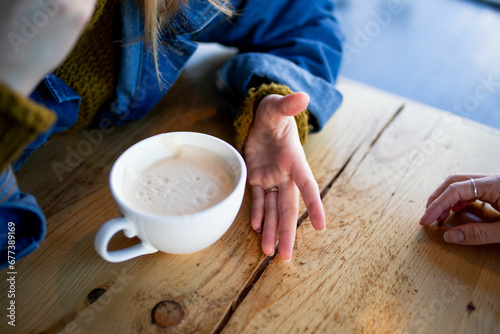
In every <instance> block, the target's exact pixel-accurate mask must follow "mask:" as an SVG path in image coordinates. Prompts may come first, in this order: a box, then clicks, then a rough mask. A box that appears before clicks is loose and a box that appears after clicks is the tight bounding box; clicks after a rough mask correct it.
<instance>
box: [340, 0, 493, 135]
mask: <svg viewBox="0 0 500 334" xmlns="http://www.w3.org/2000/svg"><path fill="white" fill-rule="evenodd" d="M337 17H338V19H339V22H340V25H341V28H342V29H343V31H344V34H345V38H346V39H345V42H344V58H343V63H342V67H341V72H340V74H341V75H342V76H345V77H348V78H351V79H354V80H358V81H361V82H364V83H367V84H369V85H372V86H375V87H378V88H381V89H383V90H387V91H390V92H393V93H396V94H399V95H402V96H405V97H408V98H410V99H413V100H416V101H419V102H423V103H425V104H429V105H431V106H435V107H437V108H440V109H444V110H447V111H450V112H452V113H455V114H458V115H461V116H463V117H466V118H469V119H472V120H475V121H477V122H480V123H483V124H487V125H489V126H492V127H495V128H497V129H500V0H497V1H495V0H491V1H479V0H478V1H476V0H339V1H338V6H337Z"/></svg>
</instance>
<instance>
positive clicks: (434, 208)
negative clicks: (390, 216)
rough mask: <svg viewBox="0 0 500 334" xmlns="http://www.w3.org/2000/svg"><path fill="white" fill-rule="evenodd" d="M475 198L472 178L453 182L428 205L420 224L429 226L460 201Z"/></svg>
mask: <svg viewBox="0 0 500 334" xmlns="http://www.w3.org/2000/svg"><path fill="white" fill-rule="evenodd" d="M474 198H475V196H474V191H473V188H472V187H471V182H470V180H468V181H462V182H455V183H452V184H450V185H449V186H448V187H447V188H446V189H445V190H444V191H443V193H442V194H441V195H440V196H439V197H438V198H436V200H434V201H433V202H432V203H431V204H430V205H429V206H428V207H427V209H426V210H425V212H424V215H423V216H422V218H421V219H420V224H422V225H424V226H427V225H429V224H430V223H432V222H433V221H435V220H436V219H437V218H438V217H440V216H441V215H442V214H443V213H444V212H446V211H447V210H449V209H450V208H451V207H453V206H454V205H455V204H457V203H458V202H461V201H465V202H467V201H469V200H472V199H474Z"/></svg>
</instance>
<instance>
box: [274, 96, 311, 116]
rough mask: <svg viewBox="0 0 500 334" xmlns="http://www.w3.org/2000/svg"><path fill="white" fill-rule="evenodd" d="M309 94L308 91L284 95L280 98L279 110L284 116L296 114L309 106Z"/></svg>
mask: <svg viewBox="0 0 500 334" xmlns="http://www.w3.org/2000/svg"><path fill="white" fill-rule="evenodd" d="M308 104H309V95H307V94H306V93H293V94H290V95H286V96H283V97H282V98H281V99H280V100H279V105H278V110H279V111H280V113H281V114H282V115H283V116H295V115H297V114H300V113H301V112H302V111H304V110H305V109H306V108H307V105H308Z"/></svg>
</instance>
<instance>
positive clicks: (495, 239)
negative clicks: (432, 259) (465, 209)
mask: <svg viewBox="0 0 500 334" xmlns="http://www.w3.org/2000/svg"><path fill="white" fill-rule="evenodd" d="M443 239H444V241H446V242H448V243H453V244H460V245H486V244H493V243H500V221H498V222H495V223H469V224H464V225H460V226H456V227H453V228H451V229H449V230H448V231H446V232H445V233H444V235H443Z"/></svg>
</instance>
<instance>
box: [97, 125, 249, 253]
mask: <svg viewBox="0 0 500 334" xmlns="http://www.w3.org/2000/svg"><path fill="white" fill-rule="evenodd" d="M246 175H247V173H246V167H245V163H244V161H243V158H242V157H241V155H240V154H239V153H238V151H236V150H235V149H234V148H233V147H232V146H231V145H229V144H227V143H226V142H224V141H222V140H220V139H218V138H216V137H212V136H209V135H206V134H201V133H195V132H171V133H166V134H160V135H157V136H153V137H150V138H147V139H145V140H143V141H141V142H139V143H137V144H135V145H133V146H132V147H130V148H129V149H127V150H126V151H125V152H124V153H123V154H122V155H121V156H120V157H119V158H118V159H117V160H116V162H115V164H114V165H113V168H112V170H111V173H110V189H111V193H112V195H113V198H114V199H115V202H116V204H117V206H118V209H119V211H120V212H121V213H122V215H123V217H120V218H115V219H112V220H110V221H108V222H107V223H105V224H104V225H103V226H102V227H101V228H100V230H99V231H98V233H97V235H96V238H95V242H94V244H95V248H96V251H97V252H98V253H99V254H100V255H101V256H102V257H103V258H104V259H105V260H107V261H109V262H121V261H126V260H128V259H131V258H134V257H136V256H140V255H144V254H150V253H154V252H157V251H158V250H161V251H163V252H167V253H172V254H186V253H192V252H196V251H199V250H202V249H204V248H206V247H208V246H210V245H211V244H213V243H214V242H215V241H217V240H218V239H219V238H220V237H221V236H222V235H223V234H224V233H225V232H226V231H227V229H228V228H229V227H230V226H231V224H232V222H233V221H234V219H235V217H236V215H237V213H238V211H239V208H240V206H241V202H242V200H243V195H244V191H245V184H246ZM120 231H123V232H124V234H125V235H126V236H127V237H129V238H132V237H135V236H137V237H138V238H139V239H140V240H141V242H140V243H139V244H138V245H135V246H132V247H129V248H125V249H121V250H117V251H111V252H110V251H108V249H107V247H108V244H109V242H110V240H111V238H112V237H113V236H114V235H115V234H116V233H118V232H120Z"/></svg>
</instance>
